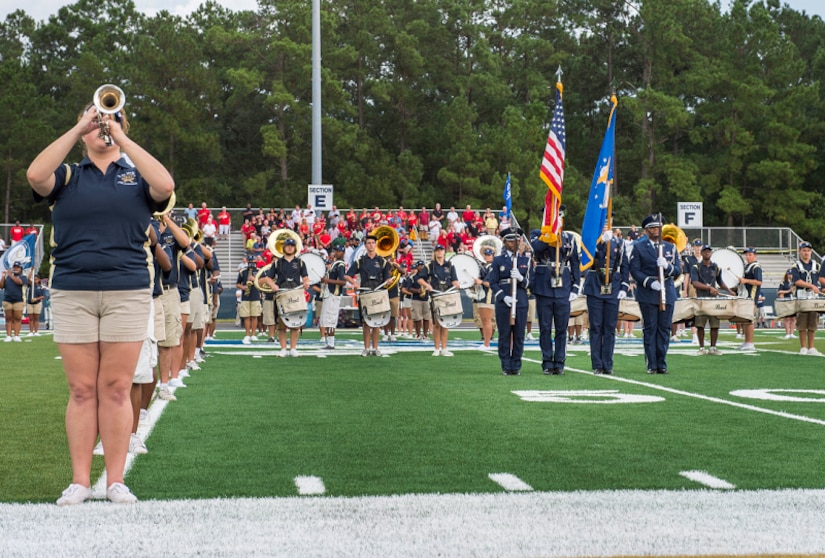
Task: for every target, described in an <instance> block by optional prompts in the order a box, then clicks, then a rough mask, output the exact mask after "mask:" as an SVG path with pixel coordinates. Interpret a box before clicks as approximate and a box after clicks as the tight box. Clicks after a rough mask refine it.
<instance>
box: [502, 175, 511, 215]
mask: <svg viewBox="0 0 825 558" xmlns="http://www.w3.org/2000/svg"><path fill="white" fill-rule="evenodd" d="M504 206H505V207H506V208H507V218H508V219H510V214H511V213H512V212H513V191H512V189H511V188H510V173H509V172H508V173H507V182H505V183H504Z"/></svg>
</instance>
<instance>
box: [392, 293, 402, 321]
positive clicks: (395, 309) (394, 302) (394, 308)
mask: <svg viewBox="0 0 825 558" xmlns="http://www.w3.org/2000/svg"><path fill="white" fill-rule="evenodd" d="M400 306H401V298H400V297H395V298H391V299H390V317H391V318H397V317H398V309H399V308H400Z"/></svg>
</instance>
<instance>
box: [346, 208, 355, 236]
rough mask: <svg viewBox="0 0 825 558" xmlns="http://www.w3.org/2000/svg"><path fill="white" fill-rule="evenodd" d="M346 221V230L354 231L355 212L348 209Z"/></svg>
mask: <svg viewBox="0 0 825 558" xmlns="http://www.w3.org/2000/svg"><path fill="white" fill-rule="evenodd" d="M346 221H347V228H348V229H349V230H351V231H354V230H355V229H357V228H358V216H357V215H356V214H355V211H354V210H353V209H352V208H351V207H350V208H349V211H348V212H347V216H346Z"/></svg>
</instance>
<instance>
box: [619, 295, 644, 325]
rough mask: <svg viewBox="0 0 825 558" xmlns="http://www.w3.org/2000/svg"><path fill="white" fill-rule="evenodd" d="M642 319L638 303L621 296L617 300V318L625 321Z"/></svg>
mask: <svg viewBox="0 0 825 558" xmlns="http://www.w3.org/2000/svg"><path fill="white" fill-rule="evenodd" d="M641 319H642V309H641V308H640V307H639V303H638V302H636V301H635V300H633V299H632V298H623V299H622V300H620V301H619V320H620V321H625V322H638V321H639V320H641Z"/></svg>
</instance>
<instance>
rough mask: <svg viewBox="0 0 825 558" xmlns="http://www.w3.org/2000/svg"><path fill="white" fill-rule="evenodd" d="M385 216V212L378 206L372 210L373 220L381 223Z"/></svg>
mask: <svg viewBox="0 0 825 558" xmlns="http://www.w3.org/2000/svg"><path fill="white" fill-rule="evenodd" d="M383 218H384V214H383V213H381V210H380V209H378V206H377V205H376V206H375V209H373V210H372V220H373V221H375V222H376V223H380V222H381V220H382V219H383Z"/></svg>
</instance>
